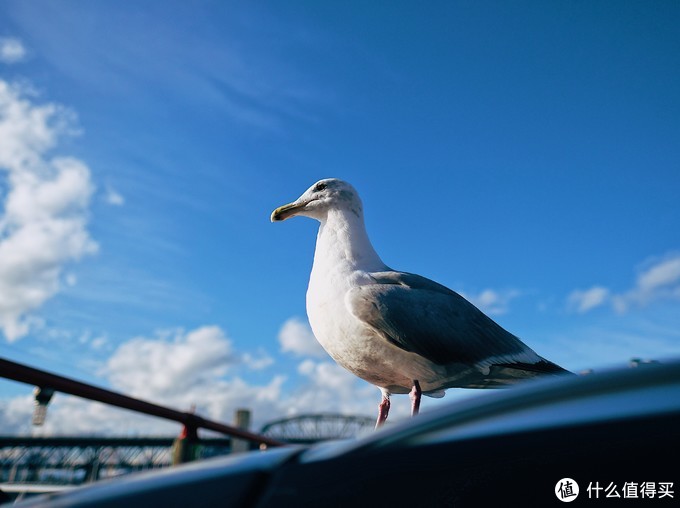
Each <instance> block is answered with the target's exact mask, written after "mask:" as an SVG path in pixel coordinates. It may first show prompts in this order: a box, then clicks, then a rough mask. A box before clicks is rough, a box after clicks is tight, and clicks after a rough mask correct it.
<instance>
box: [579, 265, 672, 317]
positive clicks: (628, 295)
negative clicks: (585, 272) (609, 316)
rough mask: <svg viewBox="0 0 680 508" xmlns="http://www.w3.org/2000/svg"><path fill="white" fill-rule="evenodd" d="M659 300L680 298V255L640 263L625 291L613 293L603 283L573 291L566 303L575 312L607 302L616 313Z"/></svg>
mask: <svg viewBox="0 0 680 508" xmlns="http://www.w3.org/2000/svg"><path fill="white" fill-rule="evenodd" d="M659 300H680V254H676V253H674V254H668V255H666V256H663V257H661V258H654V259H651V260H649V261H647V262H646V263H644V264H643V268H642V269H641V270H640V271H639V273H638V275H637V278H636V280H635V284H634V285H633V287H631V288H630V289H629V290H627V291H623V292H621V293H614V292H612V291H611V290H610V289H608V288H605V287H602V286H594V287H592V288H590V289H587V290H576V291H573V292H572V293H571V294H570V295H569V296H568V298H567V305H568V306H569V308H571V309H575V310H576V311H577V312H587V311H589V310H592V309H594V308H596V307H599V306H601V305H605V304H607V303H610V304H611V305H612V306H613V307H614V309H615V310H616V311H617V312H620V313H624V312H626V311H628V310H629V309H630V308H631V307H641V306H645V305H648V304H650V303H652V302H654V301H659Z"/></svg>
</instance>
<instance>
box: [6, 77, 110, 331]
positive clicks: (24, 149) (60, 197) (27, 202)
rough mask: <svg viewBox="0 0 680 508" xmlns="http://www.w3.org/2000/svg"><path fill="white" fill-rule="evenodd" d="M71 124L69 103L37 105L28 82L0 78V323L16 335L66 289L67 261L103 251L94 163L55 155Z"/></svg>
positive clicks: (27, 327) (70, 130)
mask: <svg viewBox="0 0 680 508" xmlns="http://www.w3.org/2000/svg"><path fill="white" fill-rule="evenodd" d="M72 125H73V118H72V114H70V113H69V112H68V111H66V110H65V109H63V108H61V107H59V106H58V105H55V104H49V103H48V104H35V103H34V102H33V101H32V97H31V95H30V93H29V92H28V91H27V90H26V89H25V88H20V87H18V86H15V85H11V84H9V83H7V82H6V81H3V80H0V139H1V140H2V142H1V143H0V175H2V176H4V181H3V183H4V187H5V189H4V190H5V192H4V193H2V198H3V199H4V212H3V214H2V216H0V328H2V330H3V332H4V334H5V336H6V337H7V339H8V340H9V341H13V340H16V339H18V338H20V337H22V336H23V335H25V334H26V333H27V332H28V330H29V325H30V316H28V314H29V313H30V312H31V311H34V310H36V309H37V308H39V307H40V306H41V305H42V304H43V303H44V302H45V301H46V300H47V299H49V298H51V297H52V296H54V295H55V294H56V293H57V292H58V291H59V288H60V284H61V276H62V272H63V269H64V267H65V266H66V265H67V264H68V263H70V262H73V261H77V260H79V259H80V258H81V257H82V256H84V255H87V254H92V253H94V252H96V250H97V244H96V243H95V242H94V241H93V240H92V238H91V237H90V235H89V232H88V230H87V220H88V206H89V202H90V197H91V195H92V193H93V191H94V186H93V184H92V181H91V178H90V171H89V169H88V167H87V166H86V165H85V164H84V163H83V162H81V161H79V160H78V159H75V158H72V157H52V158H49V157H48V152H49V151H50V150H52V149H53V148H54V147H55V146H56V145H57V143H58V141H59V138H60V137H61V136H63V135H64V134H69V133H72V132H73V128H72Z"/></svg>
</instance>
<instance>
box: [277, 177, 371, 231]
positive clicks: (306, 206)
mask: <svg viewBox="0 0 680 508" xmlns="http://www.w3.org/2000/svg"><path fill="white" fill-rule="evenodd" d="M330 210H338V211H346V212H349V213H353V214H354V215H356V216H357V217H361V215H362V206H361V199H359V194H357V191H356V190H355V189H354V187H352V186H351V185H350V184H348V183H347V182H343V181H342V180H338V179H337V178H326V179H324V180H319V181H318V182H316V183H315V184H314V185H312V186H311V187H310V188H309V189H307V190H306V191H305V192H304V193H303V194H302V196H300V197H299V198H297V199H296V200H295V201H293V202H292V203H289V204H287V205H283V206H280V207H278V208H277V209H276V210H274V211H273V212H272V216H271V220H272V222H276V221H282V220H286V219H288V218H289V217H294V216H295V215H302V216H304V217H311V218H313V219H317V220H320V221H321V220H324V219H325V218H326V216H327V215H328V212H329V211H330Z"/></svg>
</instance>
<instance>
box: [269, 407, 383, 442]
mask: <svg viewBox="0 0 680 508" xmlns="http://www.w3.org/2000/svg"><path fill="white" fill-rule="evenodd" d="M374 427H375V419H374V418H371V417H368V416H347V415H342V414H335V413H321V414H304V415H299V416H293V417H291V418H284V419H282V420H276V421H273V422H270V423H268V424H266V425H265V426H264V427H262V429H261V430H260V434H262V435H263V436H267V437H271V438H274V439H277V440H279V441H284V442H286V443H297V444H307V443H316V442H318V441H328V440H331V439H347V438H352V437H357V436H358V435H361V434H363V433H366V432H368V431H370V430H373V428H374Z"/></svg>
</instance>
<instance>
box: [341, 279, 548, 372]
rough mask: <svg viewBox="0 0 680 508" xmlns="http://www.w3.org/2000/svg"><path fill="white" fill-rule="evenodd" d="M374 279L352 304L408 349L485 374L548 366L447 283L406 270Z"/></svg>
mask: <svg viewBox="0 0 680 508" xmlns="http://www.w3.org/2000/svg"><path fill="white" fill-rule="evenodd" d="M370 275H371V277H372V278H373V279H374V280H375V284H369V285H364V286H358V287H355V288H353V289H351V290H350V291H349V292H348V294H347V296H346V300H345V301H346V304H347V306H348V308H349V310H350V311H351V312H352V314H353V315H354V316H355V317H357V318H358V319H360V320H361V321H363V322H365V323H366V324H368V325H369V326H371V327H373V328H374V329H375V330H377V331H378V332H380V334H381V335H382V336H383V337H384V339H385V340H388V341H390V342H392V343H393V344H395V345H396V346H398V347H400V348H402V349H404V350H406V351H411V352H414V353H417V354H419V355H421V356H424V357H425V358H427V359H428V360H430V361H431V362H433V363H436V364H439V365H446V364H449V363H462V364H467V365H471V366H472V365H474V366H476V367H478V368H480V369H484V370H488V367H489V366H491V365H498V364H502V365H505V366H507V367H511V366H512V365H513V364H518V366H519V365H521V364H524V365H525V366H532V365H534V364H537V365H541V367H542V366H543V364H541V362H546V360H544V359H543V358H541V357H540V356H539V355H537V354H536V353H535V352H534V351H533V350H532V349H531V348H529V347H528V346H527V345H526V344H524V343H523V342H522V341H521V340H520V339H519V338H517V337H516V336H515V335H513V334H511V333H510V332H508V331H506V330H505V329H503V328H502V327H501V326H500V325H498V324H497V323H496V322H495V321H493V320H492V319H491V318H489V317H488V316H486V315H485V314H484V313H483V312H481V311H480V310H479V309H477V307H475V306H474V305H472V304H471V303H470V302H468V301H467V300H466V299H465V298H463V297H462V296H460V295H459V294H458V293H456V292H454V291H451V290H450V289H448V288H447V287H445V286H442V285H441V284H438V283H436V282H434V281H431V280H429V279H427V278H425V277H421V276H419V275H415V274H410V273H405V272H393V271H389V272H374V273H371V274H370ZM548 363H549V362H548ZM553 365H554V364H553ZM555 367H557V366H555ZM539 368H540V367H539ZM558 368H559V367H558ZM520 369H521V370H524V369H523V368H522V367H520Z"/></svg>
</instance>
